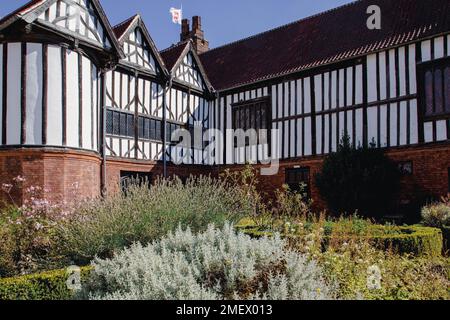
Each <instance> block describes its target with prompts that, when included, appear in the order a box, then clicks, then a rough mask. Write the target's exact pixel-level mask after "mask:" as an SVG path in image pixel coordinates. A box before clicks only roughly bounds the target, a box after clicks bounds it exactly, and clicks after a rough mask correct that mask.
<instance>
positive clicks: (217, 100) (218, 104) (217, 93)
mask: <svg viewBox="0 0 450 320" xmlns="http://www.w3.org/2000/svg"><path fill="white" fill-rule="evenodd" d="M215 97H216V110H217V111H218V112H220V110H219V108H220V93H219V91H216V92H215ZM224 115H225V116H226V110H225V111H224ZM216 126H217V124H216ZM214 129H218V128H214ZM221 134H223V136H222V144H223V147H224V150H222V156H223V161H224V162H225V161H226V156H225V150H226V145H225V136H226V128H225V132H222V133H221ZM216 166H217V173H219V172H220V163H216Z"/></svg>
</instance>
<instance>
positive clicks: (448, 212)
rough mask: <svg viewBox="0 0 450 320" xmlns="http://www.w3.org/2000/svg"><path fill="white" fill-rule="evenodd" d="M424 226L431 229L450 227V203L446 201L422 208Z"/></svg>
mask: <svg viewBox="0 0 450 320" xmlns="http://www.w3.org/2000/svg"><path fill="white" fill-rule="evenodd" d="M422 219H423V224H424V225H426V226H429V227H434V228H442V227H445V226H450V201H449V200H447V199H445V200H443V201H442V202H440V203H434V204H431V205H427V206H425V207H423V208H422Z"/></svg>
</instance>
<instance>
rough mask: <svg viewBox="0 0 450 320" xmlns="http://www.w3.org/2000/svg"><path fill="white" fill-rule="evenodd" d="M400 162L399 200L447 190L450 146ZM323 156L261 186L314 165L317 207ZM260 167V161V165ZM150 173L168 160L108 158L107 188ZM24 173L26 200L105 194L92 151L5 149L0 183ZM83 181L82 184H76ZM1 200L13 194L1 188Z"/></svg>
mask: <svg viewBox="0 0 450 320" xmlns="http://www.w3.org/2000/svg"><path fill="white" fill-rule="evenodd" d="M388 156H390V157H391V158H392V159H393V160H395V161H412V163H413V171H414V172H413V175H411V176H405V177H404V178H402V192H401V196H400V199H399V200H400V201H401V202H403V203H408V202H409V201H411V200H414V199H417V198H421V199H425V198H426V197H429V196H433V197H435V198H438V197H440V196H445V195H446V194H447V192H448V168H450V145H449V144H442V145H433V146H427V147H412V148H402V149H396V150H390V151H389V152H388ZM322 162H323V158H322V157H309V158H306V159H303V160H289V161H281V163H280V170H279V173H278V174H277V175H274V176H260V177H259V179H260V182H261V185H260V187H261V190H262V191H264V192H266V193H268V194H269V195H270V194H273V191H274V190H276V189H277V188H280V187H281V186H282V185H283V184H284V183H285V179H286V176H285V171H286V168H293V167H295V166H301V167H309V168H310V173H311V182H312V183H311V195H312V197H313V199H314V200H315V204H316V208H317V209H321V208H324V207H325V203H324V202H323V201H322V200H321V199H320V195H319V192H318V190H317V188H316V187H315V185H314V183H313V180H314V179H313V177H314V175H315V174H316V173H317V172H318V171H319V170H320V169H321V166H322ZM256 167H257V168H260V167H261V166H260V165H258V166H256ZM225 168H230V169H233V170H240V169H241V168H242V166H221V167H208V166H194V165H183V166H174V165H171V164H169V165H168V167H167V171H168V175H169V176H171V175H178V176H180V177H188V176H190V175H191V174H192V175H201V174H203V175H209V174H211V175H212V176H217V175H218V174H219V173H220V172H221V171H223V170H224V169H225ZM122 170H123V171H138V172H150V173H152V175H153V177H157V176H161V175H162V173H163V165H162V163H160V162H157V163H149V162H144V161H131V160H117V159H108V160H107V166H106V187H107V191H108V192H117V191H118V190H119V185H120V171H122ZM17 176H23V177H24V178H26V181H25V182H24V183H23V188H21V189H17V188H13V189H12V191H11V195H12V196H13V198H14V200H15V201H16V202H17V203H18V204H21V203H22V201H23V200H24V199H25V198H26V197H27V194H25V192H24V190H25V189H26V188H28V187H30V186H40V187H43V188H45V189H47V192H43V194H42V195H43V196H45V197H46V198H47V199H50V200H54V201H56V200H61V199H64V200H73V198H74V196H75V195H76V196H79V197H84V198H86V197H96V196H99V195H100V184H101V159H100V157H99V156H98V155H96V154H94V153H89V152H81V151H68V150H58V149H18V150H14V151H7V150H4V151H0V183H1V184H4V183H12V181H13V178H14V177H17ZM74 184H78V185H79V186H78V188H76V187H75V186H74ZM1 198H2V199H8V198H7V197H6V194H5V193H4V192H3V191H2V192H1Z"/></svg>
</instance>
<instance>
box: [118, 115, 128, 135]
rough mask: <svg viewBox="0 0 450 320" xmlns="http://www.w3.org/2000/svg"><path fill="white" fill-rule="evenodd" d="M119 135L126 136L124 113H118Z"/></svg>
mask: <svg viewBox="0 0 450 320" xmlns="http://www.w3.org/2000/svg"><path fill="white" fill-rule="evenodd" d="M119 131H120V133H119V134H120V135H121V136H126V135H127V115H126V114H125V113H120V129H119Z"/></svg>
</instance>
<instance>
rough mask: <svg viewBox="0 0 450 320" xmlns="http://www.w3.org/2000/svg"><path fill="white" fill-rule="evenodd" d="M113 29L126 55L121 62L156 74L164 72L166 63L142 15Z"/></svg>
mask: <svg viewBox="0 0 450 320" xmlns="http://www.w3.org/2000/svg"><path fill="white" fill-rule="evenodd" d="M113 30H114V33H115V34H116V37H117V39H118V41H119V43H120V45H121V47H122V50H123V52H124V55H125V57H124V59H122V60H121V63H123V64H126V65H128V66H130V67H132V68H137V69H141V70H144V71H146V72H150V73H153V74H155V75H160V74H163V73H164V70H165V67H164V63H163V61H162V59H161V56H160V55H159V52H158V50H157V49H156V46H155V43H154V42H153V39H152V38H151V36H150V34H149V32H148V30H147V28H146V26H145V24H144V21H143V20H142V18H141V16H140V15H135V16H133V17H131V18H129V19H127V20H125V21H124V22H122V23H120V24H118V25H117V26H115V27H114V28H113Z"/></svg>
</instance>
